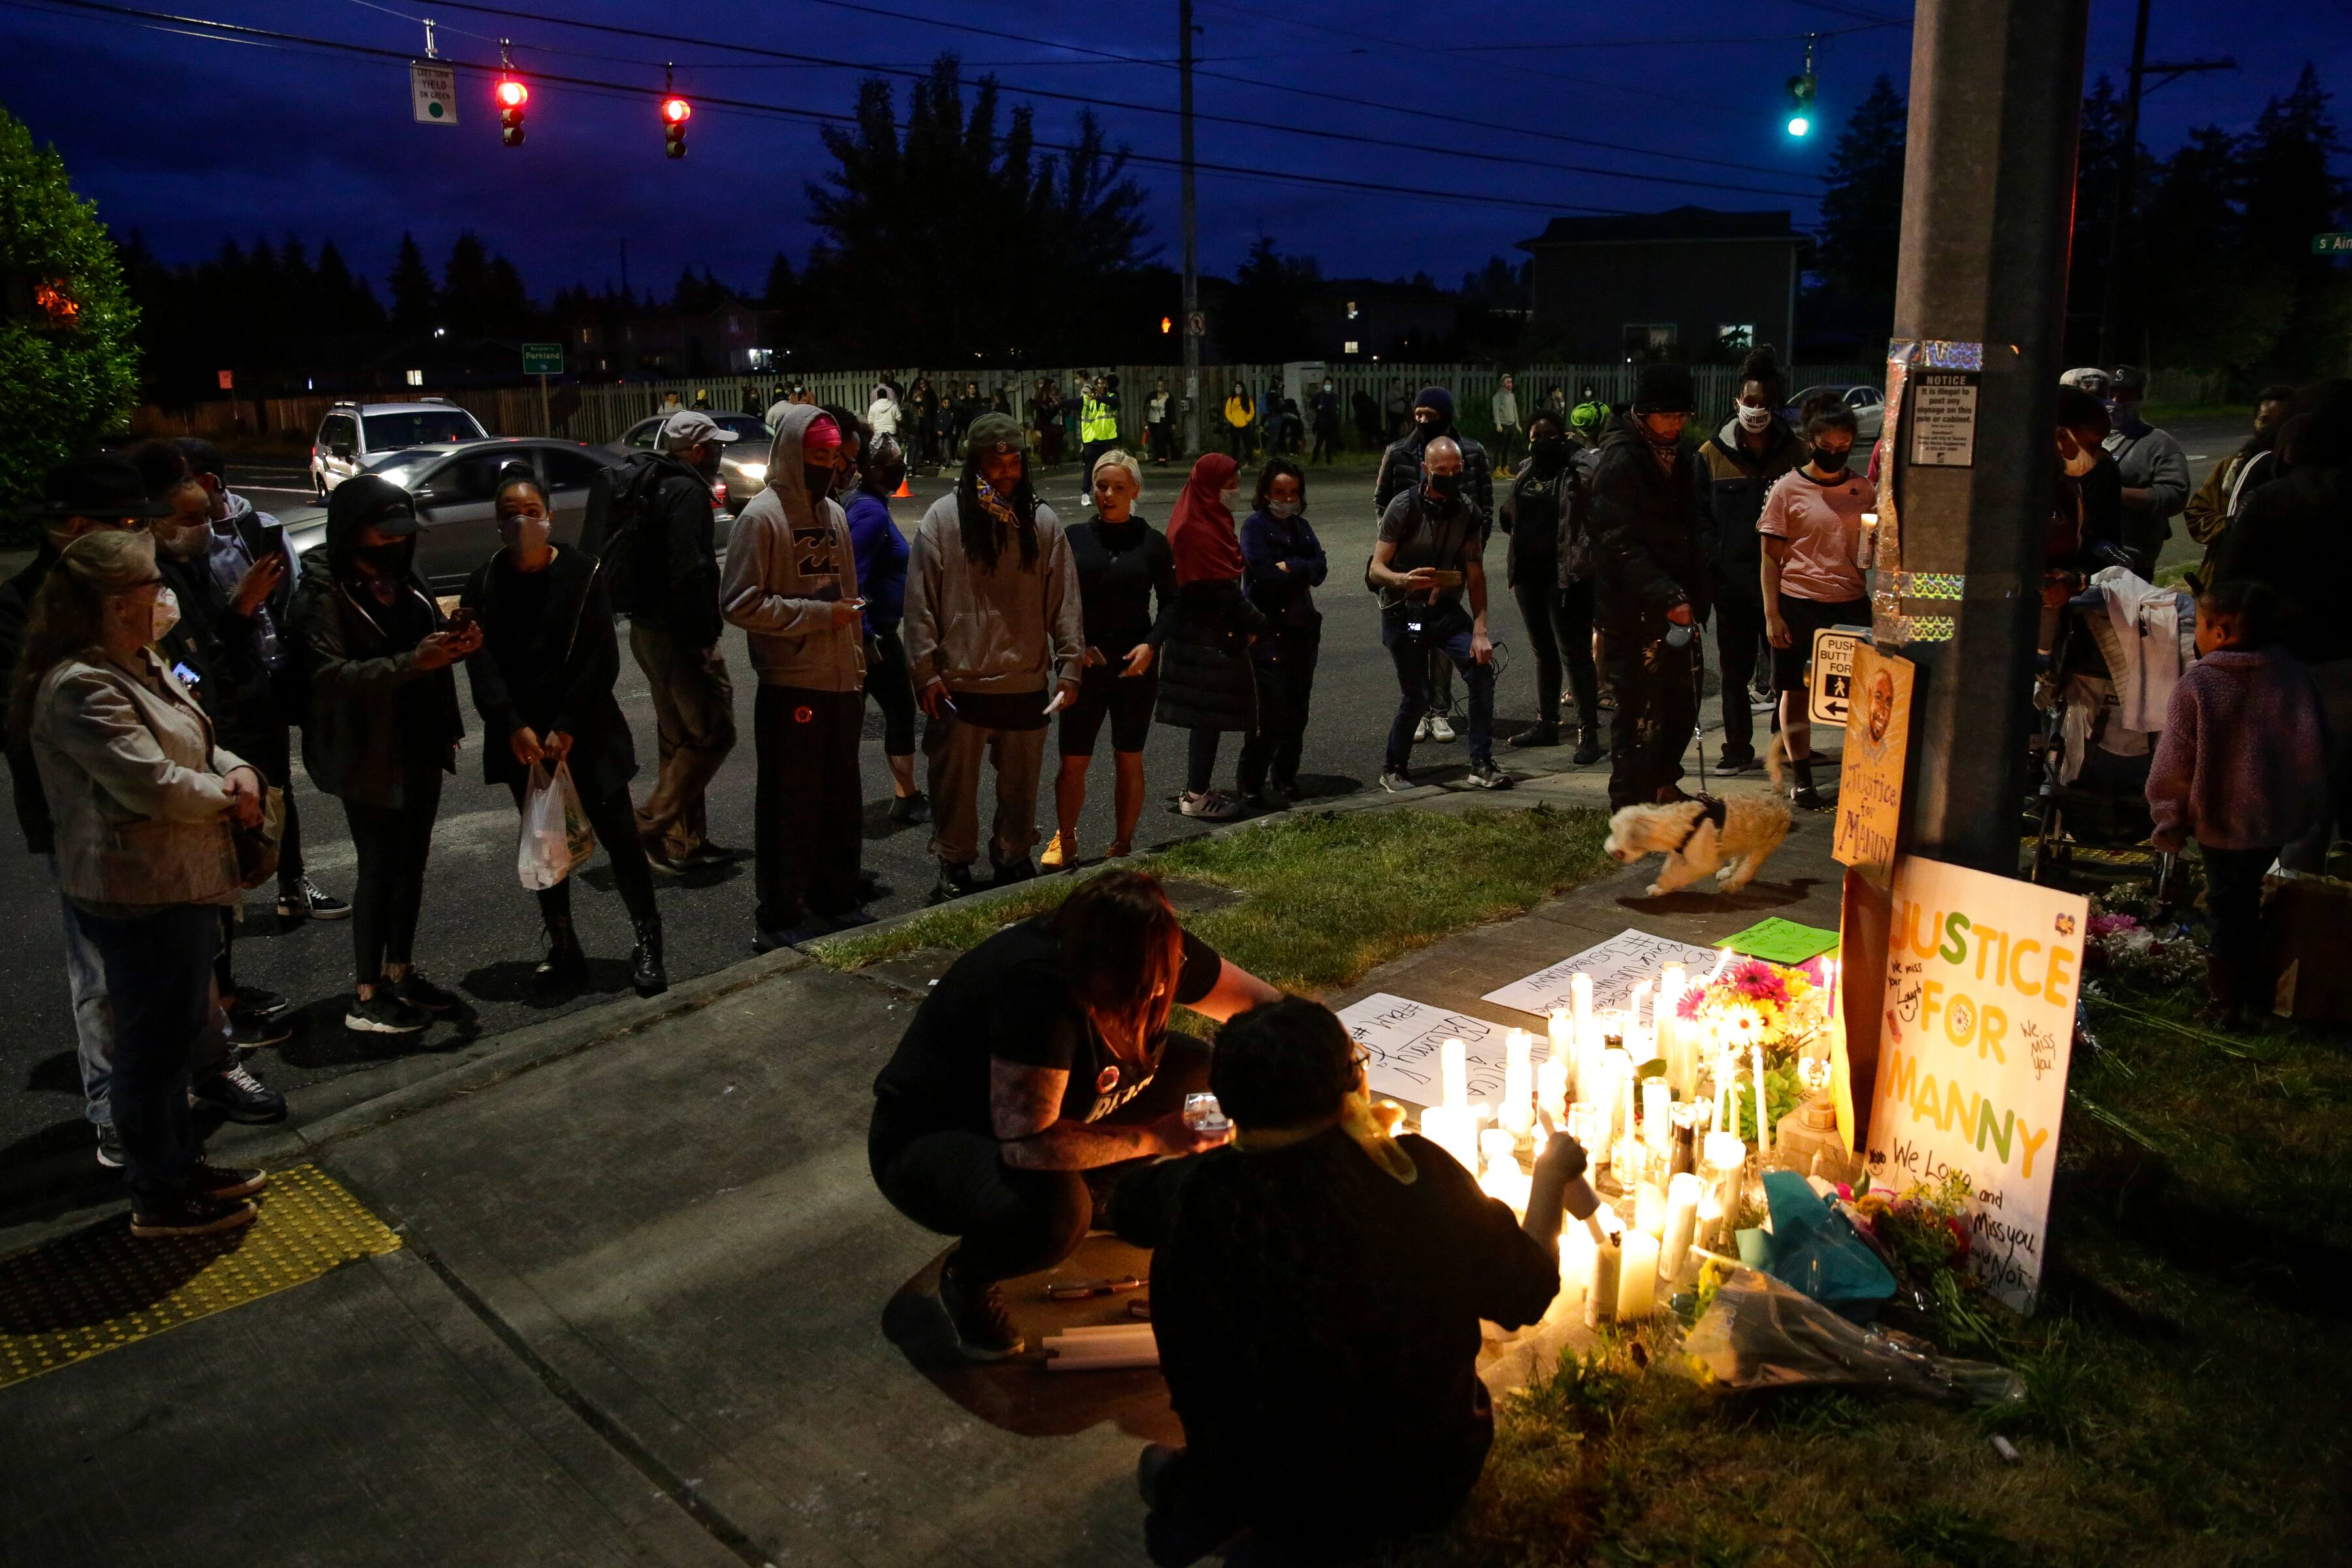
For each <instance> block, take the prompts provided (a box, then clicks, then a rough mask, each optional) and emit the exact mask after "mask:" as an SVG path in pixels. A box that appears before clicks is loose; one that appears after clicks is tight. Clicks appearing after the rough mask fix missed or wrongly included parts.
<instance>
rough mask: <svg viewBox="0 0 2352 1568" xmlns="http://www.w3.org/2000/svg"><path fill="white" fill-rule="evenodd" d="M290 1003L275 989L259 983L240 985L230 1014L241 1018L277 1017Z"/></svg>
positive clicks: (229, 1010)
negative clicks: (266, 987) (264, 986)
mask: <svg viewBox="0 0 2352 1568" xmlns="http://www.w3.org/2000/svg"><path fill="white" fill-rule="evenodd" d="M289 1005H290V1004H289V1003H288V1001H287V1000H286V998H285V997H283V996H281V995H279V994H278V993H277V992H275V991H269V990H266V989H264V988H263V987H261V986H258V985H240V986H238V987H237V988H236V1001H235V1002H232V1003H230V1004H229V1008H228V1016H230V1017H232V1018H236V1019H240V1020H250V1019H257V1018H275V1017H276V1016H278V1014H280V1013H283V1012H284V1011H286V1009H287V1007H288V1006H289Z"/></svg>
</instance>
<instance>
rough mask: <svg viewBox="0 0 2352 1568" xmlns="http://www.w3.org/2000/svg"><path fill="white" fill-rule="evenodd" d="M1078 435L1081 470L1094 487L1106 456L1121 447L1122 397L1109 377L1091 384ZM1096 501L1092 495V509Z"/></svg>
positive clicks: (1080, 412) (1081, 410)
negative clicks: (1120, 412) (1119, 416)
mask: <svg viewBox="0 0 2352 1568" xmlns="http://www.w3.org/2000/svg"><path fill="white" fill-rule="evenodd" d="M1078 434H1079V436H1080V437H1082V441H1081V444H1080V446H1079V447H1078V466H1079V468H1080V471H1082V472H1083V473H1085V474H1086V475H1087V482H1088V484H1089V485H1090V486H1091V484H1092V482H1093V476H1094V471H1095V465H1096V464H1097V463H1098V462H1100V461H1101V460H1102V456H1103V454H1104V453H1106V452H1108V451H1109V450H1110V449H1111V448H1112V447H1116V446H1118V392H1117V391H1116V390H1114V389H1113V387H1112V386H1111V384H1110V378H1109V377H1108V376H1101V375H1098V376H1097V377H1095V378H1094V380H1093V381H1091V382H1089V383H1088V384H1087V390H1086V395H1085V396H1084V397H1083V399H1081V401H1080V404H1079V409H1078ZM1093 500H1094V498H1093V496H1092V495H1091V494H1089V495H1088V496H1087V502H1088V504H1089V505H1091V504H1092V503H1093Z"/></svg>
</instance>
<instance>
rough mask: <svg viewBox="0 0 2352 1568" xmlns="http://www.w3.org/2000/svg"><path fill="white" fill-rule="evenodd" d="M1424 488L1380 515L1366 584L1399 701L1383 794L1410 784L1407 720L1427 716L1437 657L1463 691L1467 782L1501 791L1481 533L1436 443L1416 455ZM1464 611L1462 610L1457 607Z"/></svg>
mask: <svg viewBox="0 0 2352 1568" xmlns="http://www.w3.org/2000/svg"><path fill="white" fill-rule="evenodd" d="M1420 460H1421V465H1422V468H1423V470H1424V477H1423V479H1422V482H1421V483H1419V484H1417V485H1415V486H1413V488H1412V489H1408V490H1405V491H1402V493H1400V494H1399V495H1397V496H1396V497H1395V498H1394V499H1393V500H1391V501H1390V502H1389V505H1388V510H1386V511H1384V512H1382V513H1381V529H1380V537H1379V541H1378V542H1376V543H1375V544H1374V545H1373V546H1372V559H1371V562H1370V565H1368V566H1367V567H1366V568H1365V572H1364V580H1365V584H1366V585H1367V586H1369V587H1370V588H1371V589H1372V590H1374V591H1375V592H1376V593H1378V594H1379V595H1380V596H1381V644H1382V646H1384V647H1387V648H1388V650H1389V656H1390V658H1392V659H1393V660H1394V661H1395V663H1396V673H1397V690H1398V693H1399V696H1400V702H1399V705H1398V708H1397V712H1396V717H1395V719H1394V720H1392V721H1391V722H1390V725H1389V736H1388V749H1387V752H1386V756H1385V760H1384V763H1383V766H1382V770H1381V788H1382V789H1385V790H1390V791H1391V792H1393V791H1400V790H1407V789H1411V788H1412V773H1411V771H1410V764H1411V763H1412V746H1413V742H1414V740H1415V739H1416V732H1415V728H1414V726H1415V721H1416V720H1423V719H1425V718H1426V717H1427V715H1428V713H1429V710H1430V695H1429V668H1430V664H1431V662H1432V660H1433V659H1443V660H1444V661H1445V663H1446V665H1447V667H1448V668H1459V669H1460V670H1461V672H1462V679H1463V681H1464V683H1465V685H1467V686H1468V687H1469V689H1470V782H1471V783H1472V784H1475V785H1477V786H1478V787H1479V788H1481V789H1508V788H1510V787H1511V784H1512V779H1511V775H1510V774H1508V773H1505V772H1503V770H1502V769H1500V768H1498V767H1496V765H1495V757H1494V726H1495V665H1494V658H1495V648H1494V645H1493V644H1492V643H1491V642H1489V641H1488V640H1487V637H1486V566H1485V563H1484V559H1483V557H1484V553H1485V551H1486V533H1485V530H1484V529H1483V528H1482V527H1481V526H1480V519H1479V514H1478V511H1477V509H1476V508H1475V507H1474V506H1472V505H1471V504H1470V500H1469V496H1468V494H1467V492H1466V490H1465V487H1464V483H1463V480H1464V478H1465V476H1464V473H1463V468H1462V448H1461V447H1458V446H1457V445H1455V443H1454V439H1453V437H1448V436H1441V437H1437V438H1436V439H1435V440H1433V441H1432V442H1430V443H1429V444H1428V447H1427V448H1426V450H1424V451H1423V453H1422V455H1421V459H1420ZM1465 604H1466V606H1467V607H1466V608H1465Z"/></svg>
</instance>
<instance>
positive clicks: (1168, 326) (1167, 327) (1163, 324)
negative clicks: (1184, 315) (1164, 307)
mask: <svg viewBox="0 0 2352 1568" xmlns="http://www.w3.org/2000/svg"><path fill="white" fill-rule="evenodd" d="M1175 325H1176V323H1175V322H1174V321H1171V320H1169V319H1168V318H1167V317H1166V316H1162V317H1160V336H1161V337H1163V338H1164V337H1166V336H1167V335H1168V333H1169V332H1170V331H1171V330H1172V329H1173V328H1174V327H1175Z"/></svg>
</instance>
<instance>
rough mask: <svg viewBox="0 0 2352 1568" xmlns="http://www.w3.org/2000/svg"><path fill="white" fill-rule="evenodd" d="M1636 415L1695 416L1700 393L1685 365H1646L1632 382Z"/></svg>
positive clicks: (1688, 368)
mask: <svg viewBox="0 0 2352 1568" xmlns="http://www.w3.org/2000/svg"><path fill="white" fill-rule="evenodd" d="M1633 412H1634V413H1636V414H1696V413H1697V412H1698V394H1697V392H1696V390H1694V389H1693V387H1692V385H1691V373H1690V366H1688V365H1686V364H1663V363H1661V364H1645V365H1643V367H1642V374H1640V376H1639V377H1637V378H1636V379H1635V381H1634V383H1633Z"/></svg>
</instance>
